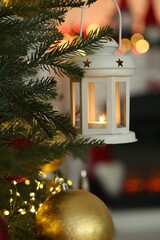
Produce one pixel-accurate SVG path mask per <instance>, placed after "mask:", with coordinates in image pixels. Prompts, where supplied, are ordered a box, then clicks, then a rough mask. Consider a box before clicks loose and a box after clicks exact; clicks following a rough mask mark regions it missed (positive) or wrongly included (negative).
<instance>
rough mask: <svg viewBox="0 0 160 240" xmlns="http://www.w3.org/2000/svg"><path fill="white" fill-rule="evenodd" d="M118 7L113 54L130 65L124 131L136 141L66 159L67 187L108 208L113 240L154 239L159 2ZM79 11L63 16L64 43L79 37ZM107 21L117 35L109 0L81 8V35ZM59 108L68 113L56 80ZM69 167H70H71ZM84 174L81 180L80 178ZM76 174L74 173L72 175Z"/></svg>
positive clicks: (140, 0) (158, 208) (63, 85)
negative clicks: (130, 60) (118, 43)
mask: <svg viewBox="0 0 160 240" xmlns="http://www.w3.org/2000/svg"><path fill="white" fill-rule="evenodd" d="M117 3H118V4H119V6H120V9H121V11H122V19H123V21H122V23H123V24H122V45H121V49H120V51H118V52H117V53H115V54H129V55H130V56H131V57H132V58H133V60H134V63H135V65H136V69H135V74H134V76H133V77H132V79H131V89H130V92H131V99H130V129H131V130H132V131H134V132H135V133H136V137H137V139H138V141H137V142H136V143H129V144H117V145H107V146H106V147H103V148H94V149H91V150H90V152H89V154H88V156H87V160H88V161H87V162H88V163H87V164H85V163H82V162H81V161H80V159H72V157H70V159H69V161H67V164H66V166H65V172H66V173H67V175H68V177H69V178H70V179H71V180H72V181H73V187H79V184H80V183H81V187H83V188H87V189H89V190H90V191H91V192H93V193H94V194H96V195H97V196H99V197H100V198H101V199H102V200H103V201H104V202H105V203H106V204H107V206H109V208H110V210H111V212H112V216H113V220H114V223H115V230H116V236H115V239H118V240H133V239H134V240H135V239H136V240H159V239H160V0H119V1H118V0H117ZM80 14H81V13H80V11H79V9H74V10H72V11H71V12H69V14H68V15H67V16H66V21H65V23H64V24H63V25H62V26H61V31H62V32H63V33H64V34H65V38H64V41H70V40H71V39H73V37H75V36H77V35H79V31H80ZM106 25H111V26H112V27H113V28H114V29H115V39H116V40H117V41H118V36H119V18H118V13H117V10H116V8H115V5H114V4H113V2H112V1H111V0H98V1H97V2H96V3H95V4H93V5H91V7H90V8H86V9H85V13H84V22H83V34H84V35H85V34H87V32H88V31H90V30H92V29H95V28H97V27H99V26H106ZM59 88H60V90H61V91H62V95H63V99H61V102H60V107H61V109H62V111H64V112H65V111H68V109H69V100H68V101H66V98H67V96H65V92H68V91H66V89H68V90H69V83H68V82H67V81H65V82H64V81H63V79H60V81H59ZM73 168H74V169H73ZM86 173H87V178H86ZM77 176H78V177H77Z"/></svg>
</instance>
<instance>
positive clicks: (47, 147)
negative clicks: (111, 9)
mask: <svg viewBox="0 0 160 240" xmlns="http://www.w3.org/2000/svg"><path fill="white" fill-rule="evenodd" d="M94 2H95V0H90V1H88V6H89V5H91V4H93V3H94ZM83 4H84V2H83V1H81V0H74V1H73V0H45V1H44V0H34V1H33V0H3V1H0V93H1V94H0V95H1V97H0V109H1V111H0V156H1V158H0V189H1V197H0V211H1V214H0V215H1V217H2V218H4V219H5V221H6V222H7V224H8V226H9V234H10V239H12V240H19V239H23V240H25V239H27V240H28V239H30V240H31V239H37V235H36V231H35V227H34V225H35V224H34V223H35V212H36V211H37V209H38V208H39V204H40V203H41V202H42V201H43V200H45V198H46V192H47V191H46V188H45V186H44V185H45V182H46V181H45V180H44V174H43V172H42V171H41V169H42V167H43V166H44V165H45V164H48V163H51V162H52V163H53V165H54V163H55V165H54V166H58V167H59V165H61V164H63V159H64V157H65V156H67V155H69V154H72V155H77V156H81V158H83V157H84V156H85V154H86V151H87V150H88V149H89V148H90V147H91V146H99V145H103V144H104V143H103V141H100V140H96V139H95V140H90V139H85V138H80V137H79V136H78V134H77V132H76V129H75V128H74V127H73V126H72V124H71V121H70V115H69V113H68V114H65V115H64V114H62V113H60V112H59V111H57V110H56V109H54V105H53V104H52V103H53V102H54V101H56V99H57V98H58V97H59V93H58V90H57V79H56V76H59V77H61V76H63V77H64V78H65V77H66V78H75V79H77V81H82V79H83V74H84V71H83V70H82V69H81V68H80V67H79V66H77V65H76V64H74V63H73V62H72V57H73V56H75V55H77V54H80V52H79V51H77V50H79V49H81V50H84V51H85V52H86V54H91V53H93V52H94V50H96V49H98V48H100V47H101V45H102V43H103V41H104V38H105V40H108V39H110V37H111V36H112V34H113V30H112V29H111V28H110V27H102V28H101V29H100V30H98V31H94V32H90V33H89V34H88V36H87V37H85V38H84V37H83V36H82V38H75V39H74V40H73V41H72V42H70V43H65V44H64V45H62V44H61V40H62V39H63V33H62V32H61V31H59V26H60V25H61V24H62V23H63V22H64V21H65V15H66V13H67V12H68V11H69V10H70V9H72V8H75V7H78V8H81V7H82V6H83ZM39 71H41V76H40V75H37V72H39ZM43 72H44V75H43ZM46 72H47V73H48V75H47V76H46ZM53 72H54V73H55V74H54V76H53V74H51V73H53ZM39 76H40V77H39ZM64 81H65V79H64ZM68 94H69V93H68ZM58 167H55V168H54V169H53V171H54V170H56V171H58ZM4 239H5V238H4Z"/></svg>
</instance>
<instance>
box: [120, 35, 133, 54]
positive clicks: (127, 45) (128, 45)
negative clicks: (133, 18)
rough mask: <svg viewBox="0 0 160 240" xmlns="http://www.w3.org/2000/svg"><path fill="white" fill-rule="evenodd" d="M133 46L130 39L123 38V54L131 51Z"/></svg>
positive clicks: (121, 49) (121, 48)
mask: <svg viewBox="0 0 160 240" xmlns="http://www.w3.org/2000/svg"><path fill="white" fill-rule="evenodd" d="M131 47H132V44H131V41H130V40H129V39H128V38H123V39H122V40H121V47H120V51H121V52H124V53H125V52H128V51H130V50H131Z"/></svg>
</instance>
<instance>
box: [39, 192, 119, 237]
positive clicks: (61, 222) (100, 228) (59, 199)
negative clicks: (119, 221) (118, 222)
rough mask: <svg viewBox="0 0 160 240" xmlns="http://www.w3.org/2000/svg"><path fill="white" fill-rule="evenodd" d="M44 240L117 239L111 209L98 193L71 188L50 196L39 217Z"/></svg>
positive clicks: (40, 230) (41, 235)
mask: <svg viewBox="0 0 160 240" xmlns="http://www.w3.org/2000/svg"><path fill="white" fill-rule="evenodd" d="M36 229H37V234H38V237H39V239H41V240H44V239H45V240H46V239H47V240H113V239H114V226H113V220H112V216H111V214H110V211H109V209H108V208H107V206H106V205H105V204H104V203H103V202H102V201H101V200H100V199H99V198H98V197H97V196H95V195H94V194H92V193H90V192H87V191H84V190H79V189H69V190H66V191H61V192H60V193H57V194H56V195H51V196H49V197H48V198H47V199H46V200H45V202H44V203H43V204H42V205H41V207H40V208H39V210H38V212H37V215H36Z"/></svg>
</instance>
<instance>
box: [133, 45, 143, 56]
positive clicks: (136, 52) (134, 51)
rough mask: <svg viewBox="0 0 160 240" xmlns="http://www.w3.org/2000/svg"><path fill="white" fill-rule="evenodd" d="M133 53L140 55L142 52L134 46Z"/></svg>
mask: <svg viewBox="0 0 160 240" xmlns="http://www.w3.org/2000/svg"><path fill="white" fill-rule="evenodd" d="M132 53H133V54H135V55H140V54H141V53H140V52H138V51H137V50H136V47H135V46H132Z"/></svg>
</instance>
